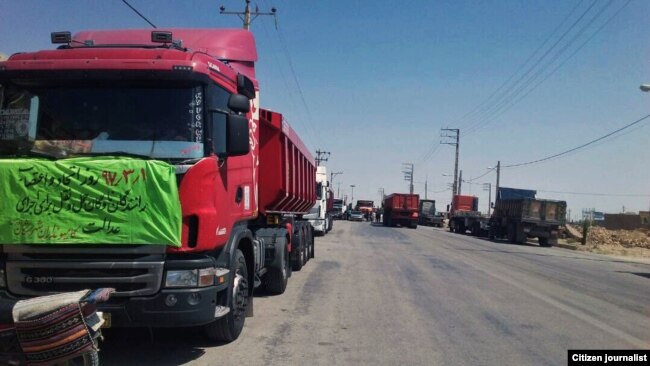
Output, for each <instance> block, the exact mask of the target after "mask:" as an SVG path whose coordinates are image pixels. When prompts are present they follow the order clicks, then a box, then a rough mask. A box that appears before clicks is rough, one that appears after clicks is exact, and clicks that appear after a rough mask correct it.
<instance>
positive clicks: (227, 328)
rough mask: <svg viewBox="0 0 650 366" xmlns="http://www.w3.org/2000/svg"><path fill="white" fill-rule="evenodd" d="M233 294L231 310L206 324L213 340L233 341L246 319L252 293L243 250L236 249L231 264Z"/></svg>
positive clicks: (208, 334) (209, 335) (230, 301)
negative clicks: (249, 288) (249, 287)
mask: <svg viewBox="0 0 650 366" xmlns="http://www.w3.org/2000/svg"><path fill="white" fill-rule="evenodd" d="M230 273H231V274H233V275H232V276H230V286H229V288H228V289H229V290H230V289H232V294H231V296H230V299H229V300H228V302H229V303H228V306H229V307H230V312H229V313H228V314H226V315H225V316H224V317H222V318H221V319H217V320H215V321H214V322H212V323H210V324H207V325H206V326H205V328H204V329H205V334H206V336H207V337H208V339H210V340H211V341H220V342H232V341H234V340H235V339H237V337H239V335H240V334H241V331H242V329H243V328H244V320H245V319H246V310H247V308H248V302H249V297H250V294H249V292H248V268H247V267H246V259H245V258H244V254H243V253H242V252H241V250H239V249H237V250H236V251H235V256H234V257H233V260H232V263H231V265H230Z"/></svg>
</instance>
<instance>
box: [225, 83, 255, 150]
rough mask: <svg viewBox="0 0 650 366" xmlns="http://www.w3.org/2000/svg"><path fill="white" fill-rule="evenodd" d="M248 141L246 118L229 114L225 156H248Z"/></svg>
mask: <svg viewBox="0 0 650 366" xmlns="http://www.w3.org/2000/svg"><path fill="white" fill-rule="evenodd" d="M242 96H243V95H242ZM244 98H246V97H244ZM248 139H249V129H248V118H246V117H244V116H240V115H237V114H229V115H228V117H227V119H226V156H241V155H246V154H248V152H249V151H250V143H249V141H248Z"/></svg>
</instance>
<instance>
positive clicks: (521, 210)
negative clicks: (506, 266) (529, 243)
mask: <svg viewBox="0 0 650 366" xmlns="http://www.w3.org/2000/svg"><path fill="white" fill-rule="evenodd" d="M536 193H537V192H536V191H534V190H527V189H516V188H506V187H499V189H498V190H497V197H496V202H495V205H494V211H493V212H492V216H491V217H490V221H489V225H490V229H489V237H490V239H494V238H506V239H508V241H510V242H511V243H524V242H525V241H526V240H527V239H528V238H531V237H537V238H538V242H539V245H540V246H542V247H551V246H553V245H555V244H557V238H558V232H559V230H560V227H561V226H563V225H564V224H565V220H566V202H565V201H554V200H546V199H539V198H535V195H536Z"/></svg>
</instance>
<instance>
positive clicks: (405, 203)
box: [384, 193, 420, 211]
mask: <svg viewBox="0 0 650 366" xmlns="http://www.w3.org/2000/svg"><path fill="white" fill-rule="evenodd" d="M419 206H420V196H419V195H417V194H408V193H393V194H389V195H388V196H386V197H384V209H393V210H397V209H401V210H409V211H418V209H419Z"/></svg>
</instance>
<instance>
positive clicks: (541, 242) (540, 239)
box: [537, 236, 553, 248]
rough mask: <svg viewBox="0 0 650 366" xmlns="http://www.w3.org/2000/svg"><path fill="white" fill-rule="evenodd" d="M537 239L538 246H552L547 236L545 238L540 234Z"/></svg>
mask: <svg viewBox="0 0 650 366" xmlns="http://www.w3.org/2000/svg"><path fill="white" fill-rule="evenodd" d="M537 241H538V242H539V246H540V247H545V248H548V247H552V246H553V244H551V243H550V242H549V240H548V238H545V237H542V236H540V237H538V238H537Z"/></svg>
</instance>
